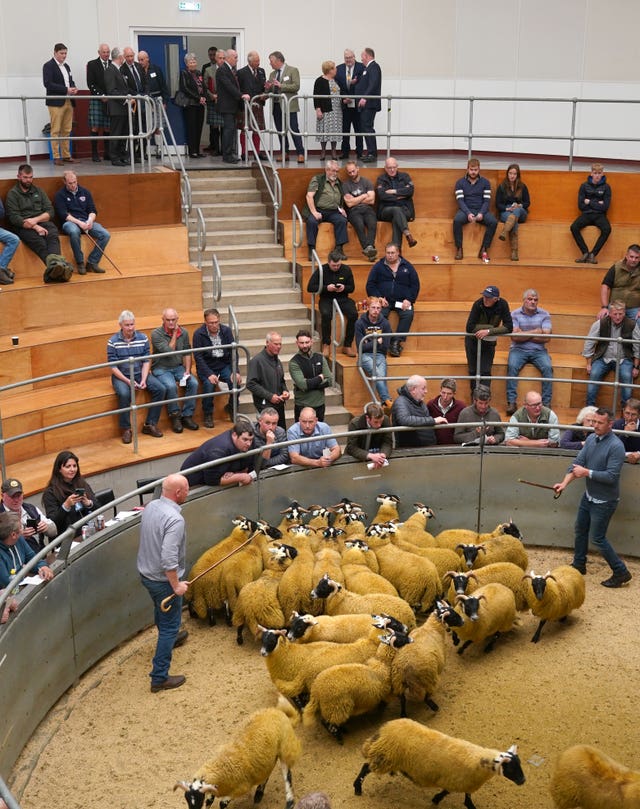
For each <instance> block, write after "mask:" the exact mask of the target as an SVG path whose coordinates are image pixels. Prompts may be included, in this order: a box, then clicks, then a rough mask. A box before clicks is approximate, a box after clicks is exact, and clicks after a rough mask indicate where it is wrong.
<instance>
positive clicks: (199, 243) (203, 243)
mask: <svg viewBox="0 0 640 809" xmlns="http://www.w3.org/2000/svg"><path fill="white" fill-rule="evenodd" d="M196 249H197V251H198V269H199V270H202V258H203V255H204V251H205V250H206V249H207V223H206V222H205V221H204V214H203V213H202V208H200V207H197V208H196Z"/></svg>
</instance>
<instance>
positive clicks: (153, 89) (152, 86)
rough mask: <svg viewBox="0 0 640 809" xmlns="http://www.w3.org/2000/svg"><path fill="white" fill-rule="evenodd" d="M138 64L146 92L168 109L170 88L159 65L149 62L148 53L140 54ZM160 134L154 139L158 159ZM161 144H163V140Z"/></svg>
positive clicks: (157, 131) (158, 131)
mask: <svg viewBox="0 0 640 809" xmlns="http://www.w3.org/2000/svg"><path fill="white" fill-rule="evenodd" d="M138 62H139V63H140V67H141V68H142V72H143V74H144V78H143V80H144V87H145V91H146V92H147V93H148V94H149V95H150V96H151V98H156V99H158V98H161V99H162V106H163V107H164V108H165V109H166V108H167V101H168V100H169V88H168V87H167V82H166V79H165V77H164V73H163V72H162V70H161V69H160V67H159V66H158V65H154V64H152V63H151V62H150V61H149V54H148V53H147V52H146V51H139V52H138ZM159 134H160V129H156V130H155V132H154V133H153V138H152V142H155V145H156V157H157V158H159V157H160V156H161V154H160V149H159V146H158V141H157V140H156V135H159ZM160 143H162V140H161V141H160Z"/></svg>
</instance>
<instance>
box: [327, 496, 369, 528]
mask: <svg viewBox="0 0 640 809" xmlns="http://www.w3.org/2000/svg"><path fill="white" fill-rule="evenodd" d="M330 510H331V511H332V512H333V514H335V521H334V523H333V524H334V525H335V526H336V528H346V527H347V523H348V522H349V520H348V519H347V518H348V517H349V516H350V515H352V514H353V515H354V517H360V516H361V515H362V514H363V513H364V512H363V510H362V506H361V505H360V504H359V503H354V502H353V501H352V500H349V498H348V497H343V498H342V500H341V501H340V502H339V503H336V505H335V506H330Z"/></svg>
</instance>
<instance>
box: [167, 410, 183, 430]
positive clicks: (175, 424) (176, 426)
mask: <svg viewBox="0 0 640 809" xmlns="http://www.w3.org/2000/svg"><path fill="white" fill-rule="evenodd" d="M169 418H170V419H171V429H172V430H173V432H174V433H181V432H182V417H181V415H180V413H169Z"/></svg>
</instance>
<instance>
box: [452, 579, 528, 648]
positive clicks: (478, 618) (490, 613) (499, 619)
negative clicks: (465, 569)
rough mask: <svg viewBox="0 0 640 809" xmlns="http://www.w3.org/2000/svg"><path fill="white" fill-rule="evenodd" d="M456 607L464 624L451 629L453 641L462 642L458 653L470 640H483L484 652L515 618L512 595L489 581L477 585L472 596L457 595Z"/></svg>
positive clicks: (500, 585) (513, 597) (514, 603)
mask: <svg viewBox="0 0 640 809" xmlns="http://www.w3.org/2000/svg"><path fill="white" fill-rule="evenodd" d="M456 602H457V606H456V611H457V612H459V613H460V615H461V616H462V617H463V618H464V624H463V625H462V626H459V627H457V628H456V629H455V630H454V631H453V642H454V644H456V645H457V640H456V639H459V640H462V641H464V643H463V644H462V646H461V647H460V648H459V649H458V654H459V655H461V654H463V653H464V650H465V649H466V648H467V647H468V646H469V645H470V644H471V643H480V642H481V641H484V640H486V641H487V643H486V645H485V647H484V651H485V652H490V651H491V650H492V649H493V645H494V643H495V642H496V640H497V639H498V638H499V637H500V635H501V634H502V633H503V632H508V631H509V630H510V629H511V628H512V626H513V624H514V621H515V618H516V599H515V596H514V595H513V593H512V592H511V590H509V588H508V587H505V586H504V585H503V584H498V583H494V582H491V583H490V584H485V585H484V586H483V587H479V588H478V589H477V590H476V591H475V592H474V594H473V595H472V596H457V597H456Z"/></svg>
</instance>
